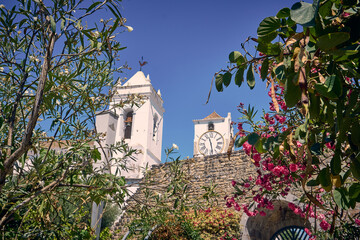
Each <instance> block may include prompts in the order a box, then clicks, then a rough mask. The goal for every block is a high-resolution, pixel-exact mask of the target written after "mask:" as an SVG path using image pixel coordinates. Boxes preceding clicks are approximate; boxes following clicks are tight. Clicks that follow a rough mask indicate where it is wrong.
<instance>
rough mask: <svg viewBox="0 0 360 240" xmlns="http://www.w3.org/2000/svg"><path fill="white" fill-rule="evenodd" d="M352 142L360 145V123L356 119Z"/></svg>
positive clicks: (353, 125) (352, 131)
mask: <svg viewBox="0 0 360 240" xmlns="http://www.w3.org/2000/svg"><path fill="white" fill-rule="evenodd" d="M351 142H352V143H353V144H355V145H356V146H358V147H360V124H359V122H357V121H356V120H355V121H354V123H353V124H352V126H351Z"/></svg>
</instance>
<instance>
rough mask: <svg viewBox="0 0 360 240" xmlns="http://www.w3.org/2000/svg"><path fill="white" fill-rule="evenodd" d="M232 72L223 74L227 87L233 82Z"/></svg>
mask: <svg viewBox="0 0 360 240" xmlns="http://www.w3.org/2000/svg"><path fill="white" fill-rule="evenodd" d="M231 76H232V75H231V73H230V72H226V73H225V74H224V75H223V84H224V86H225V87H227V86H229V84H230V82H231Z"/></svg>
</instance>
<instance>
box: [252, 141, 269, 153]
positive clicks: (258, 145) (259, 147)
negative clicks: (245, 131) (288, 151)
mask: <svg viewBox="0 0 360 240" xmlns="http://www.w3.org/2000/svg"><path fill="white" fill-rule="evenodd" d="M265 141H266V138H260V139H259V140H258V141H257V142H256V143H255V149H256V151H258V153H266V149H265V148H264V147H263V144H264V142H265Z"/></svg>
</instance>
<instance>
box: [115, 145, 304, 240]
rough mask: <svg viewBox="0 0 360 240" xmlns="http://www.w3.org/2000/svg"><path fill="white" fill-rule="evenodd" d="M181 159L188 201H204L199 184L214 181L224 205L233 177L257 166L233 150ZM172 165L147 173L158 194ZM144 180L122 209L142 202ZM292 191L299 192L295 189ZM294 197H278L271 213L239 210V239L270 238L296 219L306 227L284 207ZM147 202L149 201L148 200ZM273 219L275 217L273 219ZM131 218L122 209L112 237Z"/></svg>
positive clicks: (240, 176) (253, 171) (247, 173)
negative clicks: (250, 215) (229, 152)
mask: <svg viewBox="0 0 360 240" xmlns="http://www.w3.org/2000/svg"><path fill="white" fill-rule="evenodd" d="M180 163H181V167H182V170H183V172H184V173H185V177H184V179H185V180H186V181H187V183H188V188H187V194H188V197H189V202H191V203H195V202H204V199H203V198H202V195H203V194H204V193H205V190H204V189H203V188H202V186H210V184H216V185H217V186H216V188H215V193H217V195H218V197H216V202H217V205H218V206H225V203H226V201H225V199H224V197H225V196H227V195H229V196H231V195H232V193H233V191H234V188H233V187H232V185H231V181H232V180H235V181H240V180H241V179H245V178H248V177H249V176H253V177H256V176H257V173H256V169H255V168H254V165H253V163H252V162H251V159H250V158H249V157H248V156H247V155H246V154H245V153H244V152H243V151H237V152H234V153H233V154H232V155H231V156H230V157H228V155H227V154H218V155H213V156H207V157H198V158H192V159H186V160H181V161H180ZM172 166H174V163H172V162H169V163H165V164H161V165H156V166H153V167H152V169H151V170H150V171H149V172H148V173H147V175H146V176H148V179H147V181H148V182H152V183H153V184H152V186H153V188H152V189H153V190H154V191H156V192H157V193H159V194H161V193H162V192H164V191H166V190H165V188H166V187H167V186H168V183H169V172H170V168H171V167H172ZM143 183H144V180H143V181H142V182H140V187H139V188H138V189H137V191H136V193H135V194H134V195H133V196H132V197H131V198H130V199H129V200H128V201H127V206H126V209H125V210H129V209H132V207H133V206H135V205H136V202H139V201H140V202H141V201H143V200H144V199H145V197H144V192H143V188H142V187H141V186H142V184H143ZM295 195H298V194H296V193H295ZM296 199H297V198H296V197H295V196H294V195H291V194H290V195H288V196H287V197H286V199H279V200H278V201H279V202H278V203H276V202H274V205H275V206H278V205H279V206H280V205H281V206H280V207H278V208H276V209H274V211H273V212H272V214H271V215H268V216H267V217H263V216H256V217H255V218H253V219H252V218H251V217H250V218H249V217H247V215H246V214H242V211H240V212H239V214H242V216H241V218H242V220H241V222H240V224H241V229H242V231H241V233H242V236H243V237H242V239H243V240H248V239H269V237H270V236H271V235H272V234H273V233H275V232H276V231H277V230H278V229H280V228H282V227H285V226H290V225H294V224H295V223H298V224H297V225H300V226H307V227H308V226H309V223H308V222H304V220H303V219H298V218H300V217H298V216H294V214H291V210H290V209H288V207H287V202H294V203H297V202H296ZM250 200H251V199H250ZM250 200H248V201H250ZM280 202H281V204H280ZM242 203H248V202H242ZM148 204H150V203H149V202H148ZM297 204H298V203H297ZM297 217H298V218H297ZM269 219H270V220H269ZM274 219H278V220H277V221H276V222H274ZM289 219H291V221H289ZM268 220H269V221H268ZM280 220H281V221H280ZM130 221H131V218H130V216H129V215H128V214H127V213H126V212H125V214H124V215H123V216H122V218H121V219H120V221H119V222H117V223H115V225H114V227H113V231H114V232H119V230H120V232H119V233H117V235H115V236H114V238H115V239H119V237H120V236H122V235H123V234H124V233H126V231H127V230H128V229H127V227H126V226H127V224H129V223H130ZM259 228H261V229H266V230H267V232H268V234H263V235H261V232H262V231H259Z"/></svg>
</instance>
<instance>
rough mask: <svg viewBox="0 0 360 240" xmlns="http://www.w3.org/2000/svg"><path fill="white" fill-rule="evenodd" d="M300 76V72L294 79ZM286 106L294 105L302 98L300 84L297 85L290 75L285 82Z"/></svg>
mask: <svg viewBox="0 0 360 240" xmlns="http://www.w3.org/2000/svg"><path fill="white" fill-rule="evenodd" d="M298 77H299V73H298V74H295V76H294V79H295V78H296V79H297V78H298ZM284 97H285V102H286V106H288V107H289V108H290V107H294V106H295V105H296V104H297V103H298V102H299V101H300V99H301V89H300V87H299V85H295V84H294V81H293V79H292V78H291V76H288V78H287V79H286V82H285V92H284Z"/></svg>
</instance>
